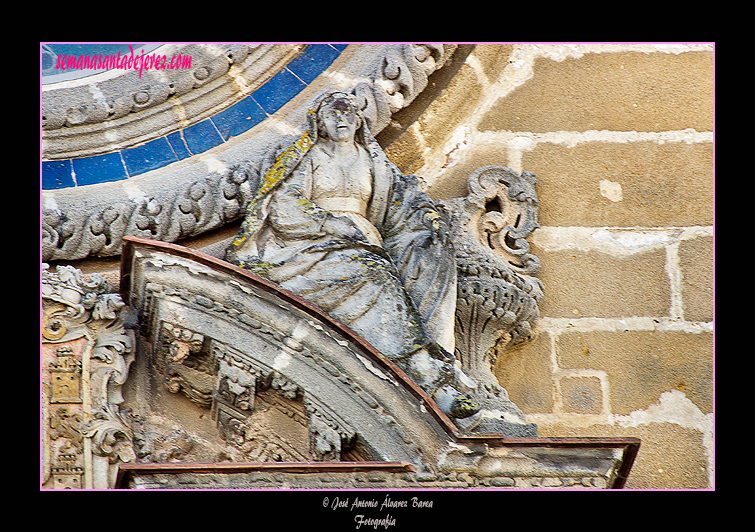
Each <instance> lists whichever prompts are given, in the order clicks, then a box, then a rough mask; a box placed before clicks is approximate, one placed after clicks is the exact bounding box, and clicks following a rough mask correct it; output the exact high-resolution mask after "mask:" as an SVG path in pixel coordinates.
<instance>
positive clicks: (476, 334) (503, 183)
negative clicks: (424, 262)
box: [444, 166, 543, 383]
mask: <svg viewBox="0 0 755 532" xmlns="http://www.w3.org/2000/svg"><path fill="white" fill-rule="evenodd" d="M534 185H535V175H534V174H532V173H530V172H523V173H522V174H518V173H516V172H514V171H513V170H511V169H510V168H506V167H503V166H484V167H481V168H478V169H477V170H475V171H474V172H472V174H471V175H470V176H469V179H468V180H467V186H468V190H469V193H468V195H467V196H466V197H465V198H455V199H453V200H449V201H446V202H444V206H445V207H446V209H447V210H448V211H449V212H450V214H451V216H452V223H451V227H452V230H453V231H454V237H453V240H454V247H455V249H456V262H457V266H458V274H459V275H458V293H457V303H456V327H455V333H456V355H457V357H458V358H459V359H460V360H461V363H462V368H463V369H464V371H465V372H466V373H467V374H468V375H469V376H470V377H473V378H475V379H477V380H480V381H483V382H487V383H496V382H497V381H496V379H495V376H494V375H493V373H492V371H491V368H492V365H493V364H494V363H495V360H494V359H493V357H492V350H491V348H493V347H494V346H495V345H496V343H497V342H499V341H501V340H503V341H505V342H506V344H507V345H508V344H517V343H520V342H522V341H525V340H527V339H529V338H530V336H531V330H532V327H533V326H534V324H535V321H536V320H537V317H538V315H539V311H538V303H539V302H540V300H541V299H542V296H543V293H542V284H541V282H540V280H539V279H537V278H536V277H533V275H534V274H536V273H537V272H538V270H539V269H540V261H539V260H538V258H537V257H536V256H534V255H532V254H530V253H529V244H528V243H527V240H526V238H527V236H529V235H530V233H531V232H532V231H533V230H534V229H536V228H537V227H538V223H537V195H536V194H535V188H534Z"/></svg>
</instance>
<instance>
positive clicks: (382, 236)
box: [226, 92, 480, 418]
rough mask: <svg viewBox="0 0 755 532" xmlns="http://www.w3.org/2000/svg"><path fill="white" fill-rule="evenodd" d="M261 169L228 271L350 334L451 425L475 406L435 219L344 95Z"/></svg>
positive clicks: (448, 253) (329, 97)
mask: <svg viewBox="0 0 755 532" xmlns="http://www.w3.org/2000/svg"><path fill="white" fill-rule="evenodd" d="M307 120H308V123H307V125H306V128H305V131H304V133H303V134H302V135H301V137H299V139H298V140H296V142H294V143H293V144H291V145H289V146H288V147H287V149H285V150H283V151H279V152H278V153H276V154H275V156H274V157H271V158H270V160H271V162H272V165H268V166H269V168H267V169H265V168H263V171H262V177H261V181H260V188H259V190H258V192H257V194H256V196H255V198H254V199H253V200H252V202H251V204H250V206H249V209H248V212H247V216H246V218H245V220H244V222H243V224H242V226H241V228H240V230H239V233H238V235H237V237H236V239H235V240H234V241H233V242H232V243H231V244H230V245H229V246H228V248H227V250H226V260H228V261H229V262H232V263H234V264H237V265H240V266H242V267H244V268H246V269H249V270H251V271H253V272H255V273H257V274H259V275H261V276H263V277H266V278H268V279H270V280H271V281H274V282H276V283H278V284H279V285H281V286H282V287H283V288H285V289H287V290H290V291H291V292H293V293H295V294H298V295H299V296H301V297H303V298H305V299H307V300H309V301H311V302H313V303H314V304H316V305H317V306H319V307H320V308H321V309H323V310H325V311H326V312H328V313H330V314H331V315H333V316H334V317H335V318H336V319H338V320H339V321H341V322H342V323H344V324H346V325H348V326H349V327H350V328H351V329H352V330H354V331H355V332H357V333H358V334H360V335H361V336H362V337H363V338H365V339H366V340H367V341H368V342H370V343H371V344H372V345H373V346H374V347H375V348H377V349H378V350H379V351H380V352H381V353H383V354H384V355H385V356H386V357H388V358H389V359H390V360H392V361H394V362H395V363H396V364H397V365H398V366H399V367H401V368H402V369H403V370H404V371H405V372H406V373H407V374H408V375H409V376H410V377H411V378H413V379H414V380H415V382H417V384H419V385H420V386H421V387H422V388H423V389H424V390H426V391H427V392H428V393H429V394H430V395H431V397H433V399H435V401H436V402H437V403H438V405H439V406H440V408H441V410H443V411H444V412H445V413H446V414H447V415H449V417H451V418H468V417H469V416H472V415H474V414H476V413H477V412H478V410H479V408H480V407H479V405H477V404H476V403H475V402H474V401H472V400H471V399H470V398H469V397H468V395H466V394H468V393H469V392H470V391H471V390H473V389H474V388H475V386H476V383H475V382H474V381H472V380H471V379H469V378H468V377H466V376H465V375H464V374H463V373H462V372H461V371H460V370H459V369H458V368H457V367H456V366H455V364H454V362H455V360H454V357H453V355H452V354H451V353H453V352H454V312H455V306H456V263H455V261H454V253H453V248H452V245H451V243H450V242H449V231H448V226H447V222H446V219H445V216H444V214H443V213H442V212H439V210H438V209H437V208H436V206H435V204H434V203H433V201H432V200H431V199H430V198H429V197H428V196H427V195H426V194H425V193H423V192H422V191H421V189H420V187H419V184H418V181H417V178H416V177H414V176H404V175H402V174H401V172H400V171H399V170H398V168H397V167H396V166H395V165H393V164H392V163H391V162H390V161H388V159H387V158H386V156H385V153H384V152H383V150H382V148H381V147H380V146H379V145H378V143H377V142H376V141H375V139H374V138H373V137H372V135H371V134H370V131H369V128H368V125H367V123H366V121H365V120H364V119H363V118H362V116H361V113H360V111H359V108H358V105H357V102H356V100H355V98H354V96H353V95H351V94H348V93H343V92H335V93H329V94H325V95H323V96H321V97H320V98H318V100H317V101H316V102H315V105H314V106H313V107H312V109H311V110H310V111H309V113H308V115H307Z"/></svg>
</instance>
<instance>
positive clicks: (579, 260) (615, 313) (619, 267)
mask: <svg viewBox="0 0 755 532" xmlns="http://www.w3.org/2000/svg"><path fill="white" fill-rule="evenodd" d="M533 252H534V253H535V254H536V255H537V256H538V257H540V259H541V264H542V269H541V270H540V274H539V277H540V279H541V280H542V282H543V285H544V286H546V287H547V288H546V293H547V297H545V298H544V299H543V304H542V305H541V313H542V315H543V316H549V317H559V318H560V317H563V318H578V317H604V318H609V317H620V316H668V315H669V308H670V302H671V299H670V297H671V296H670V288H669V280H668V275H667V273H666V270H665V264H666V254H665V251H664V250H663V249H660V250H650V251H646V252H644V253H636V254H634V255H631V256H629V257H616V256H613V255H609V254H606V253H602V252H599V251H582V250H578V249H574V250H563V251H546V250H543V249H540V248H538V247H537V246H536V245H533ZM649 295H652V296H650V297H649Z"/></svg>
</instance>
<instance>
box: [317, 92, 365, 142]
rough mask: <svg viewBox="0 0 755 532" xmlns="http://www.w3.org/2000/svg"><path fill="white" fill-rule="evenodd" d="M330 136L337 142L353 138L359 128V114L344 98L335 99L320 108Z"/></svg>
mask: <svg viewBox="0 0 755 532" xmlns="http://www.w3.org/2000/svg"><path fill="white" fill-rule="evenodd" d="M320 119H321V120H322V125H323V126H324V127H325V132H326V133H327V135H328V138H330V139H331V140H334V141H336V142H343V141H348V140H352V139H353V138H354V134H355V133H356V130H357V125H358V123H357V122H358V121H357V114H356V112H355V111H354V108H353V107H352V106H351V105H350V104H349V102H346V101H344V100H335V101H334V102H332V103H329V104H328V105H327V106H325V107H324V108H322V109H321V110H320Z"/></svg>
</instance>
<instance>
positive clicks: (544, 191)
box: [522, 142, 713, 227]
mask: <svg viewBox="0 0 755 532" xmlns="http://www.w3.org/2000/svg"><path fill="white" fill-rule="evenodd" d="M712 163H713V145H712V144H710V143H694V144H686V143H681V142H669V143H663V144H659V143H657V142H637V143H635V142H630V143H608V142H587V143H582V144H578V145H576V146H560V145H553V144H546V143H543V144H538V145H537V146H536V147H535V148H534V149H533V150H532V151H528V152H525V153H524V154H523V156H522V164H523V166H524V167H525V168H527V169H528V170H530V171H532V172H534V173H536V174H537V175H539V176H542V177H541V179H540V180H539V181H538V196H539V197H540V202H541V204H542V205H543V208H542V209H541V211H540V221H541V224H542V225H557V226H614V227H635V226H637V227H655V226H660V227H664V226H688V225H710V224H711V223H712V221H713V164H712ZM602 182H603V183H605V182H610V183H618V185H619V186H620V187H621V188H620V190H621V195H620V196H618V194H616V195H613V196H611V194H608V193H607V191H606V189H605V186H604V187H603V189H601V183H602ZM614 186H615V185H614ZM606 195H608V196H610V197H606ZM619 198H620V199H619Z"/></svg>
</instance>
